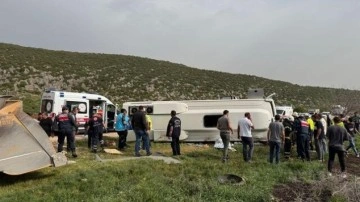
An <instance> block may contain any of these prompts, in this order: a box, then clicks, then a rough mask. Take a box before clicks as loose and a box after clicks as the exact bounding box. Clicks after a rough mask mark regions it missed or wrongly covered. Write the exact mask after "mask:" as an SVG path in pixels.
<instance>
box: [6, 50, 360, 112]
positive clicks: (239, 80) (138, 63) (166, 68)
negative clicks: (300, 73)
mask: <svg viewBox="0 0 360 202" xmlns="http://www.w3.org/2000/svg"><path fill="white" fill-rule="evenodd" d="M46 87H55V88H57V89H63V90H67V91H86V92H97V93H100V94H102V95H105V96H106V97H108V98H109V99H111V100H112V101H114V102H115V103H119V104H121V103H122V102H125V101H140V100H182V99H217V98H218V96H224V95H236V96H240V97H243V98H244V97H245V95H246V92H247V89H248V88H256V87H260V88H264V90H265V92H266V94H267V95H268V94H270V93H273V92H275V93H276V94H277V96H276V97H274V99H275V101H276V104H279V105H282V104H293V105H295V106H297V107H302V108H305V109H306V108H322V109H324V110H325V109H327V108H328V107H329V106H331V105H332V104H343V103H344V104H346V103H347V102H349V100H350V101H354V100H359V98H360V92H359V91H353V90H344V89H331V88H320V87H305V86H299V85H294V84H291V83H288V82H282V81H274V80H270V79H265V78H260V77H256V76H250V75H242V74H229V73H223V72H216V71H209V70H200V69H195V68H190V67H187V66H184V65H181V64H174V63H171V62H166V61H159V60H153V59H147V58H140V57H135V56H125V55H110V54H92V53H76V52H65V51H51V50H45V49H38V48H28V47H22V46H17V45H11V44H4V43H0V94H15V95H16V96H17V97H19V98H21V99H23V100H24V104H25V111H26V112H28V113H34V112H37V111H38V108H39V107H38V106H39V99H40V95H41V92H42V90H43V89H44V88H46ZM340 98H341V99H340ZM345 102H346V103H345Z"/></svg>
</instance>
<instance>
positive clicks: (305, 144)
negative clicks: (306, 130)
mask: <svg viewBox="0 0 360 202" xmlns="http://www.w3.org/2000/svg"><path fill="white" fill-rule="evenodd" d="M309 147H310V145H309V135H308V134H301V135H300V148H299V149H300V156H301V158H302V159H303V160H304V159H305V158H306V160H308V161H310V152H309V149H310V148H309Z"/></svg>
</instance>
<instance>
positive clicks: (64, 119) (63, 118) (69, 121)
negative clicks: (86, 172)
mask: <svg viewBox="0 0 360 202" xmlns="http://www.w3.org/2000/svg"><path fill="white" fill-rule="evenodd" d="M55 121H56V122H57V123H58V126H59V137H58V143H59V144H58V152H62V150H63V146H64V140H65V137H66V138H67V141H68V144H69V145H70V150H71V152H72V156H73V157H74V158H76V157H77V154H76V149H75V143H74V136H73V133H72V132H73V127H75V125H76V122H75V120H74V118H73V116H70V115H69V109H68V108H67V107H63V108H62V113H61V114H59V115H57V116H56V118H55Z"/></svg>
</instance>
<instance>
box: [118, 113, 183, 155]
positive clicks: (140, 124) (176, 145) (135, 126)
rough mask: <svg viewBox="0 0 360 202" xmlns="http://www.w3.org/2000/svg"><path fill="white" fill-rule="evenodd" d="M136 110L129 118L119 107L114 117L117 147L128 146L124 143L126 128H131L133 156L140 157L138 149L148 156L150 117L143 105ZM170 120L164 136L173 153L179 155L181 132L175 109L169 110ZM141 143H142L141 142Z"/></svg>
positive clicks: (122, 148) (120, 148) (124, 147)
mask: <svg viewBox="0 0 360 202" xmlns="http://www.w3.org/2000/svg"><path fill="white" fill-rule="evenodd" d="M138 109H139V110H138V111H137V112H135V113H133V114H132V117H131V119H130V118H129V116H128V114H127V111H126V109H121V110H120V113H119V114H118V115H117V118H116V125H115V130H116V132H117V133H118V135H119V142H118V149H119V150H120V151H123V150H125V149H126V148H128V145H127V143H126V139H127V135H128V130H129V129H132V130H134V132H135V137H136V141H135V148H134V152H135V156H137V157H140V156H141V154H140V150H141V149H143V150H145V151H146V155H147V156H150V155H152V153H151V144H150V130H152V120H151V117H150V116H149V115H148V114H147V113H146V111H145V110H144V107H143V106H139V107H138ZM170 116H171V118H170V120H169V123H168V126H167V131H166V136H167V137H168V138H169V139H171V148H172V151H173V155H174V156H177V155H180V154H181V153H180V141H179V138H180V133H181V120H180V119H179V118H178V117H177V116H176V111H174V110H172V111H171V112H170ZM141 143H142V144H141Z"/></svg>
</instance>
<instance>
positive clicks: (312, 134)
mask: <svg viewBox="0 0 360 202" xmlns="http://www.w3.org/2000/svg"><path fill="white" fill-rule="evenodd" d="M313 142H314V131H310V132H309V144H310V149H311V150H314V149H315V148H314V144H313Z"/></svg>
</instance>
